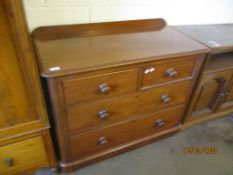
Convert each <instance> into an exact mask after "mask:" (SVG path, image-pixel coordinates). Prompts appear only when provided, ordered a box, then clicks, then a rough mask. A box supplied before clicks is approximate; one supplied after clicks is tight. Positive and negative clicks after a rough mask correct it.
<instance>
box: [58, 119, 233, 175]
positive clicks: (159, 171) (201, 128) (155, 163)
mask: <svg viewBox="0 0 233 175" xmlns="http://www.w3.org/2000/svg"><path fill="white" fill-rule="evenodd" d="M208 146H209V147H216V148H217V149H218V152H217V154H184V150H183V148H184V147H208ZM62 175H233V118H232V117H225V118H221V119H218V120H215V121H211V122H207V123H204V124H199V125H196V126H194V127H192V128H189V129H186V130H185V131H183V132H180V133H178V134H176V135H174V136H172V137H169V138H166V139H163V140H161V141H158V142H155V143H153V144H150V145H147V146H144V147H141V148H139V149H136V150H133V151H130V152H127V153H124V154H121V155H119V156H116V157H113V158H110V159H107V160H105V161H101V162H98V163H95V164H93V165H90V166H87V167H85V168H82V169H80V170H77V171H76V172H74V173H67V174H62Z"/></svg>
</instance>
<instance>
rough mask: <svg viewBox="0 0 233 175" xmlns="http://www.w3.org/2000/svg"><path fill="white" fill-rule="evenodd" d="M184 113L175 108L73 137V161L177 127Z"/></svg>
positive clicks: (181, 109) (71, 141) (180, 108)
mask: <svg viewBox="0 0 233 175" xmlns="http://www.w3.org/2000/svg"><path fill="white" fill-rule="evenodd" d="M183 111H184V108H183V107H178V108H173V109H170V110H167V111H164V112H160V113H155V114H151V115H147V116H144V117H142V118H136V119H132V120H128V121H125V122H121V123H118V124H115V125H112V126H109V127H105V128H102V129H99V130H96V131H92V132H88V133H85V134H79V135H76V136H72V137H71V138H70V143H71V154H72V157H73V160H78V159H82V158H86V157H88V156H92V155H94V154H98V153H101V152H103V151H106V150H109V149H112V148H114V147H116V146H120V145H122V144H125V143H128V142H130V141H134V140H137V139H140V138H143V137H146V136H150V135H153V134H156V133H159V132H161V131H164V130H166V129H169V128H171V127H173V126H176V125H178V124H179V123H180V120H181V117H182V115H183Z"/></svg>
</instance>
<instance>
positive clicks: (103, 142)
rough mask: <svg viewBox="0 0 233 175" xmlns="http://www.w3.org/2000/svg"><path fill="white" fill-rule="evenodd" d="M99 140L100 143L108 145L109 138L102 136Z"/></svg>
mask: <svg viewBox="0 0 233 175" xmlns="http://www.w3.org/2000/svg"><path fill="white" fill-rule="evenodd" d="M98 142H99V145H106V144H107V143H108V140H107V139H106V137H100V138H99V140H98Z"/></svg>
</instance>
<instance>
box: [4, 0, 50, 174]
mask: <svg viewBox="0 0 233 175" xmlns="http://www.w3.org/2000/svg"><path fill="white" fill-rule="evenodd" d="M0 26H1V27H0V38H1V39H0V53H1V59H0V65H1V66H0V96H1V102H0V162H1V163H0V174H8V173H9V174H10V173H13V172H14V173H17V172H19V171H20V172H21V171H22V172H24V171H25V172H26V171H27V170H28V169H33V167H34V170H35V168H40V166H39V165H41V166H50V165H51V166H52V165H54V158H53V151H52V150H53V149H52V144H51V138H50V135H49V131H48V129H49V123H48V119H47V112H46V109H45V104H44V99H43V96H42V91H41V87H40V82H39V75H38V72H37V66H36V62H35V59H34V55H33V51H32V47H31V43H30V39H29V36H28V33H27V28H26V24H25V19H24V14H23V8H22V2H21V1H20V0H18V1H13V0H3V1H0ZM29 133H30V134H32V133H37V134H34V135H35V138H30V139H28V140H27V139H26V140H23V139H19V140H20V141H19V142H16V141H15V140H17V138H22V137H24V136H25V135H27V134H29ZM42 133H47V134H42ZM30 134H29V135H30ZM11 140H14V141H15V142H14V143H10V142H11ZM45 141H47V142H48V143H50V146H49V147H48V148H47V146H46V143H44V142H45ZM12 142H13V141H12ZM6 143H10V144H9V145H8V144H6ZM3 145H4V146H3ZM35 150H37V151H38V152H35ZM47 150H50V153H51V156H49V155H48V154H47ZM25 153H26V154H29V155H24V154H25ZM30 154H31V155H30ZM50 158H51V159H50ZM36 159H37V160H36ZM3 162H5V163H3ZM23 170H24V171H23Z"/></svg>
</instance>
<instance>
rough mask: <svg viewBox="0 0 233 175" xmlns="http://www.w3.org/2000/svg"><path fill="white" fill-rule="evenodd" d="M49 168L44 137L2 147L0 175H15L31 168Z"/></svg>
mask: <svg viewBox="0 0 233 175" xmlns="http://www.w3.org/2000/svg"><path fill="white" fill-rule="evenodd" d="M46 166H48V159H47V153H46V150H45V146H44V143H43V139H42V137H35V138H31V139H27V140H23V141H20V142H17V143H13V144H10V145H6V146H2V147H0V174H8V173H9V174H15V173H14V172H20V171H21V170H24V169H29V168H35V167H36V168H40V167H46Z"/></svg>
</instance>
